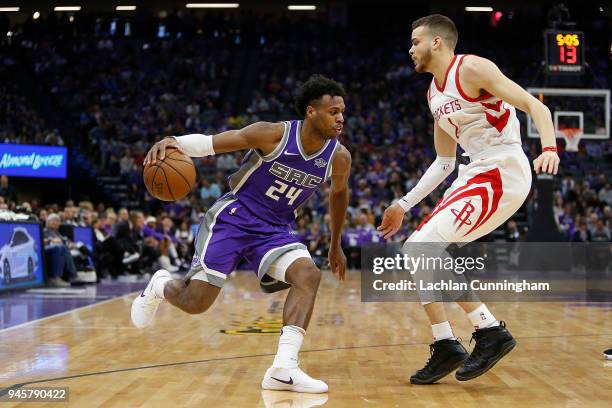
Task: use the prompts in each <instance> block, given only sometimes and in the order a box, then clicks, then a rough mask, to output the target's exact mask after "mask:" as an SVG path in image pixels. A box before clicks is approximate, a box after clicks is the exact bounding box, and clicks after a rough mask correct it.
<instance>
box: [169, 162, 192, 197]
mask: <svg viewBox="0 0 612 408" xmlns="http://www.w3.org/2000/svg"><path fill="white" fill-rule="evenodd" d="M178 161H183V160H178ZM163 163H165V164H166V165H167V166H168V167H170V168H171V169H172V170H174V171H175V172H176V173H177V174H178V175H179V176H181V178H182V179H183V180H185V183H187V186H188V187H189V190H190V191H191V188H192V185H191V183H189V181H188V180H187V179H186V178H185V176H183V173H181V172H180V171H178V170H177V169H176V167H174V166H173V165H171V164H170V163H167V162H166V161H165V159H164V161H163ZM184 163H188V162H184ZM192 167H195V166H193V164H192ZM164 174H165V172H164Z"/></svg>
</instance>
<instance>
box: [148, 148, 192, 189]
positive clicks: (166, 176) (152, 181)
mask: <svg viewBox="0 0 612 408" xmlns="http://www.w3.org/2000/svg"><path fill="white" fill-rule="evenodd" d="M176 151H177V152H178V150H176ZM178 153H179V156H182V155H181V154H180V152H178ZM172 156H176V155H175V154H174V151H172V152H170V154H168V155H167V156H166V157H165V158H164V160H161V161H160V163H159V164H154V165H150V166H147V168H146V169H145V171H144V172H143V176H144V175H145V174H151V177H152V178H151V179H150V182H149V184H150V186H149V185H147V190H149V187H150V188H151V189H150V190H149V193H150V194H151V195H153V196H154V197H156V195H155V194H154V190H155V188H154V186H155V183H156V179H157V174H158V171H159V170H160V168H161V170H162V173H163V176H164V180H165V184H166V186H167V189H168V194H169V197H166V198H160V197H156V198H158V199H161V200H163V201H176V200H177V197H176V195H175V194H174V191H173V190H172V185H171V183H170V179H171V178H172V180H173V182H174V179H176V176H173V175H171V174H169V173H168V172H167V171H166V168H164V164H166V166H167V169H168V171H170V169H172V170H173V171H174V172H175V173H177V174H178V175H179V176H180V178H181V179H183V181H184V182H185V184H186V185H187V187H188V193H187V194H189V192H190V191H191V189H192V183H190V182H189V181H188V180H187V177H185V175H184V174H183V173H182V172H181V171H179V168H180V166H179V168H177V167H176V166H174V165H172V164H171V163H170V161H172V160H174V161H177V162H183V163H185V164H188V165H190V166H191V168H192V169H193V170H194V172H195V165H194V164H193V162H192V161H190V160H189V161H188V160H181V159H180V158H176V157H172ZM153 166H155V167H156V169H155V170H154V171H153V169H152V167H153ZM181 170H182V169H181ZM169 176H171V177H169ZM160 183H164V181H161V180H160ZM174 183H176V182H174ZM145 184H147V183H145Z"/></svg>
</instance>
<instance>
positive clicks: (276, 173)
mask: <svg viewBox="0 0 612 408" xmlns="http://www.w3.org/2000/svg"><path fill="white" fill-rule="evenodd" d="M283 124H284V125H285V132H284V134H283V137H282V139H281V141H280V142H279V143H278V145H277V146H276V148H275V149H274V151H273V152H272V153H270V154H268V155H266V156H262V155H261V154H260V153H259V152H257V151H256V150H254V149H251V150H250V151H249V152H248V153H247V155H246V156H245V157H244V160H243V161H242V164H241V166H240V169H239V170H238V171H237V172H236V173H234V174H232V175H231V176H230V179H229V184H230V188H231V193H230V194H232V195H234V196H235V197H236V198H237V199H238V201H240V203H241V204H243V205H244V206H245V207H246V208H248V209H249V210H250V211H251V212H252V213H253V214H254V215H256V216H257V217H259V218H261V219H263V220H265V221H268V222H270V223H272V224H289V223H291V222H292V221H293V220H294V219H295V214H296V209H297V208H298V207H299V206H300V205H301V204H302V203H304V202H305V201H306V200H308V198H310V196H311V195H312V194H313V193H314V192H315V190H316V189H317V188H319V186H320V185H321V184H322V183H324V182H326V181H327V179H328V178H329V176H330V174H331V168H332V166H331V162H332V158H333V156H334V153H335V152H336V150H337V149H338V148H339V147H340V143H338V141H337V140H336V139H330V140H328V141H327V142H326V143H325V145H324V146H323V147H322V148H321V150H319V151H318V152H315V153H313V154H311V155H307V154H306V153H305V152H304V149H303V148H302V143H301V139H300V133H301V129H302V121H298V120H293V121H290V122H283Z"/></svg>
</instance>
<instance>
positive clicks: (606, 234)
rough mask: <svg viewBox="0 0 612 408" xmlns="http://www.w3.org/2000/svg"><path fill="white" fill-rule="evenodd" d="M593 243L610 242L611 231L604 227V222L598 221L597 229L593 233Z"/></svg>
mask: <svg viewBox="0 0 612 408" xmlns="http://www.w3.org/2000/svg"><path fill="white" fill-rule="evenodd" d="M591 239H592V241H593V242H610V241H611V239H610V230H609V228H608V227H606V226H605V225H604V222H603V220H601V219H598V220H597V222H596V224H595V228H594V229H593V231H592V232H591Z"/></svg>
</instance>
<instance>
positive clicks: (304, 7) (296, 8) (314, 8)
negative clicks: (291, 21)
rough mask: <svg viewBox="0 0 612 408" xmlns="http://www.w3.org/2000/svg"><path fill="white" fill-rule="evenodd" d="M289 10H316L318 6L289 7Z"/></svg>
mask: <svg viewBox="0 0 612 408" xmlns="http://www.w3.org/2000/svg"><path fill="white" fill-rule="evenodd" d="M288 9H289V10H316V9H317V6H289V7H288Z"/></svg>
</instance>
